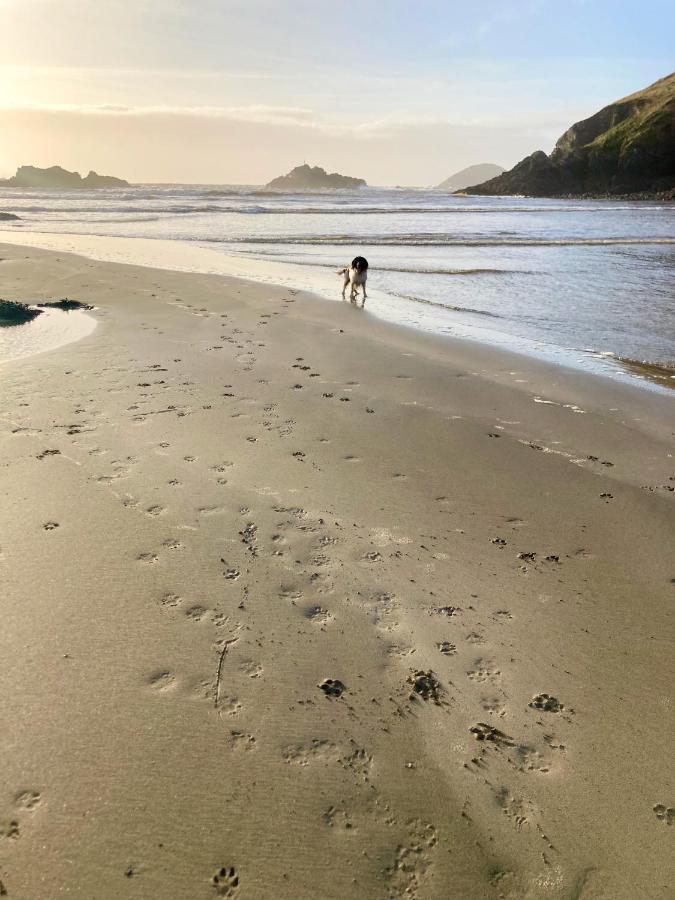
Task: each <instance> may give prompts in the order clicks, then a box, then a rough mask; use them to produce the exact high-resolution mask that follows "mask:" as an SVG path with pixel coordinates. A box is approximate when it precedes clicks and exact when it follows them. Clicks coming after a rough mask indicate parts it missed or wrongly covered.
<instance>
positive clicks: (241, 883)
mask: <svg viewBox="0 0 675 900" xmlns="http://www.w3.org/2000/svg"><path fill="white" fill-rule="evenodd" d="M0 257H2V259H1V261H0V284H1V285H2V290H1V291H0V294H1V295H2V296H3V297H5V298H7V299H13V300H19V301H24V302H31V303H32V302H43V301H45V300H52V299H58V298H61V297H69V298H71V299H76V300H79V301H82V302H83V303H87V304H92V305H93V306H94V307H95V309H94V310H93V311H92V312H90V313H86V315H87V316H88V317H90V318H92V319H94V320H95V321H96V328H95V329H94V330H93V331H90V332H89V333H88V334H86V335H85V336H83V337H81V339H79V340H76V341H73V342H71V343H68V344H64V345H63V346H60V347H56V348H53V349H50V350H46V351H45V352H42V353H38V354H35V355H31V356H25V357H23V358H19V359H13V360H8V361H4V362H3V361H0V384H1V385H2V398H3V403H2V421H1V424H0V447H1V450H0V460H1V461H2V469H1V470H0V473H1V474H0V492H1V493H0V496H1V497H2V502H1V503H0V575H1V583H2V590H1V591H0V610H1V613H2V621H3V628H2V630H1V632H0V634H1V637H0V641H1V658H2V679H3V690H2V693H1V695H0V697H1V699H0V710H1V713H2V722H3V726H4V727H3V729H2V738H1V740H0V746H1V748H2V755H1V758H2V761H3V764H4V781H3V790H2V794H1V795H0V884H1V885H2V889H1V890H0V894H2V893H3V891H4V892H5V894H6V896H8V897H9V898H12V900H43V898H44V900H48V898H53V897H60V896H68V897H71V898H82V900H85V898H86V900H92V898H95V900H121V898H148V900H154V898H171V900H198V898H201V897H204V898H209V897H214V896H221V897H239V898H241V900H249V898H254V900H273V898H288V900H291V898H292V900H301V898H302V900H304V898H307V900H310V898H311V900H316V898H336V900H347V898H349V900H351V898H354V900H356V898H377V900H380V898H382V900H384V898H397V897H416V898H420V900H436V898H453V900H454V898H457V900H482V898H505V900H521V898H526V900H539V898H554V900H567V898H580V900H601V898H603V900H604V898H612V900H635V898H638V897H645V898H650V900H666V898H667V897H670V896H672V877H673V867H672V838H673V834H674V833H675V828H673V825H674V824H675V812H674V811H673V807H674V806H675V802H674V801H675V785H674V784H673V778H672V763H671V761H670V760H671V755H672V751H671V747H670V744H671V741H670V740H669V739H668V737H667V735H668V734H669V733H672V661H671V657H672V624H671V623H672V613H671V610H672V602H673V591H674V590H675V567H674V566H673V546H674V538H675V527H674V526H675V516H674V514H673V511H674V506H673V504H674V503H675V491H674V488H675V458H674V456H673V453H674V450H673V433H674V432H675V415H674V414H673V400H672V394H671V395H670V396H669V395H668V392H667V391H665V390H663V391H661V392H659V391H656V390H654V391H651V390H647V389H645V388H644V387H640V386H638V385H635V386H634V385H630V384H624V383H620V382H617V381H612V380H610V379H605V378H603V377H601V376H599V375H589V374H588V373H586V372H583V371H579V370H575V369H572V368H565V367H562V366H556V365H552V364H550V363H547V362H546V361H544V360H541V359H537V358H534V357H532V358H528V357H526V356H524V355H518V354H516V353H512V352H509V351H508V350H505V349H500V348H496V347H491V346H487V345H483V344H480V343H477V342H469V341H462V340H460V339H457V338H453V337H452V336H447V335H445V336H442V335H438V334H431V333H424V332H422V331H415V330H413V329H410V328H405V327H402V326H400V325H396V324H392V323H390V322H387V321H384V320H381V319H378V318H376V317H375V316H372V315H370V314H369V313H368V307H367V306H366V309H365V310H360V309H357V308H355V307H354V306H352V305H350V304H348V303H344V304H341V303H330V302H328V301H325V300H321V299H319V298H317V297H314V296H312V295H311V294H309V293H303V292H301V291H298V290H296V289H294V288H289V287H288V286H274V285H271V284H264V283H254V282H249V281H246V280H243V279H238V278H232V277H227V276H225V275H218V274H200V273H195V272H176V271H168V270H164V269H161V268H156V269H151V268H144V267H141V266H134V265H121V264H117V263H112V262H100V261H94V260H92V259H88V258H86V257H84V256H77V255H74V254H70V253H65V252H61V251H47V250H43V249H37V248H34V247H22V246H18V245H10V244H2V246H1V247H0ZM62 315H66V314H65V313H63V314H62ZM78 315H79V314H78ZM669 729H670V730H669Z"/></svg>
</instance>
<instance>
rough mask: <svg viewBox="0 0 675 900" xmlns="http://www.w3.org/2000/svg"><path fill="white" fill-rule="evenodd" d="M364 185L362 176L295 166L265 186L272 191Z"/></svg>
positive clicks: (351, 187)
mask: <svg viewBox="0 0 675 900" xmlns="http://www.w3.org/2000/svg"><path fill="white" fill-rule="evenodd" d="M365 186H366V182H365V181H364V180H363V178H350V177H349V176H348V175H338V173H337V172H332V173H331V174H330V175H329V174H328V172H326V170H325V169H322V168H321V167H320V166H308V165H303V166H296V167H295V169H293V170H292V171H291V172H289V173H288V175H280V176H279V177H278V178H274V179H273V180H272V181H270V183H269V184H267V185H265V187H266V188H268V189H269V190H272V191H319V190H325V189H329V190H336V189H340V188H342V189H345V188H347V189H351V190H354V189H356V188H362V187H365Z"/></svg>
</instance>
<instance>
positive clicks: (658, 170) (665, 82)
mask: <svg viewBox="0 0 675 900" xmlns="http://www.w3.org/2000/svg"><path fill="white" fill-rule="evenodd" d="M466 193H468V194H481V195H483V194H489V195H497V194H511V195H512V194H524V195H525V196H528V197H564V196H569V195H573V196H584V195H586V196H594V197H597V196H606V197H619V196H620V197H628V198H630V199H643V198H645V199H647V198H651V197H657V198H658V197H662V198H663V199H672V198H673V197H675V73H673V74H671V75H668V76H667V77H666V78H662V79H660V80H659V81H657V82H655V83H654V84H652V85H650V86H649V87H647V88H645V89H644V90H641V91H638V92H637V93H635V94H631V95H630V96H628V97H624V98H623V99H622V100H617V101H616V103H610V105H609V106H605V107H604V108H603V109H601V110H600V112H597V113H595V115H593V116H591V117H590V118H589V119H584V120H583V121H581V122H577V123H576V124H575V125H572V127H571V128H568V130H567V131H566V132H565V134H563V136H562V137H561V138H560V139H559V140H558V143H557V144H556V145H555V148H554V150H553V152H552V153H551V155H550V156H547V155H546V154H545V153H544V152H543V151H542V150H537V152H536V153H533V154H532V155H531V156H528V157H526V158H525V159H523V160H521V162H519V163H518V165H516V166H515V167H514V168H513V169H511V170H510V171H509V172H504V174H502V175H498V176H497V177H496V178H491V179H490V180H489V181H485V182H483V183H482V184H474V185H473V186H470V187H467V188H466Z"/></svg>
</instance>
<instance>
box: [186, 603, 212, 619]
mask: <svg viewBox="0 0 675 900" xmlns="http://www.w3.org/2000/svg"><path fill="white" fill-rule="evenodd" d="M207 613H208V609H207V608H206V607H205V606H199V605H195V606H191V607H190V608H189V609H186V610H185V615H186V616H187V617H188V619H192V621H193V622H201V621H202V619H203V618H204V616H205V615H206V614H207Z"/></svg>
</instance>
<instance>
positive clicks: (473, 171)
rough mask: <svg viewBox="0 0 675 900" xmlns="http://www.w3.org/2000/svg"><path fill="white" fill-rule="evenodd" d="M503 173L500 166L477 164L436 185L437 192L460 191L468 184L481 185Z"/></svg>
mask: <svg viewBox="0 0 675 900" xmlns="http://www.w3.org/2000/svg"><path fill="white" fill-rule="evenodd" d="M504 171H505V170H504V169H503V167H502V166H496V165H494V163H479V164H478V165H475V166H469V167H468V168H466V169H462V170H461V172H455V174H454V175H450V177H449V178H446V179H445V181H442V182H441V183H440V184H439V185H438V190H439V191H461V190H463V189H464V188H465V187H468V186H469V185H470V184H482V183H483V182H484V181H487V180H488V178H496V177H497V175H501V174H502V173H503V172H504Z"/></svg>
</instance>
